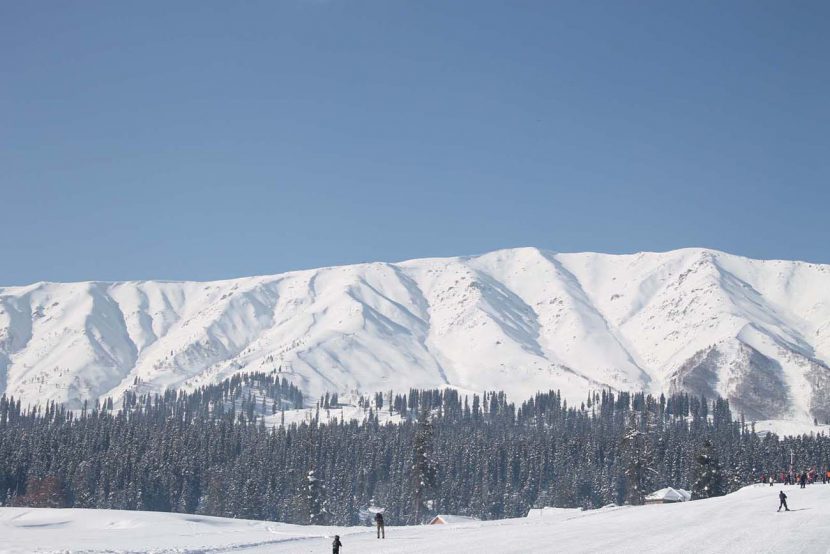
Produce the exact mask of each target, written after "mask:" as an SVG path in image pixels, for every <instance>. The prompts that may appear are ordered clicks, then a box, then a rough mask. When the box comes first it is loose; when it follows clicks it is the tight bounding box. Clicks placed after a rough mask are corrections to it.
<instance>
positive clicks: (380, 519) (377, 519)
mask: <svg viewBox="0 0 830 554" xmlns="http://www.w3.org/2000/svg"><path fill="white" fill-rule="evenodd" d="M375 523H377V526H378V538H381V536H382V537H383V538H384V539H385V538H386V529H384V527H383V514H382V513H380V512H378V513H376V514H375Z"/></svg>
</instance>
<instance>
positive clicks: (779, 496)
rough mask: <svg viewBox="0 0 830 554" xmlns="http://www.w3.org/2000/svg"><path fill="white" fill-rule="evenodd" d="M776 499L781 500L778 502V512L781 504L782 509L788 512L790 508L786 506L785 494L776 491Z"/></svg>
mask: <svg viewBox="0 0 830 554" xmlns="http://www.w3.org/2000/svg"><path fill="white" fill-rule="evenodd" d="M778 499H779V500H781V502H780V503H779V504H778V511H779V512H780V511H781V507H782V506H783V507H784V509H785V510H786V511H788V512H789V511H790V509H789V508H788V507H787V495H786V494H784V491H781V492H779V493H778Z"/></svg>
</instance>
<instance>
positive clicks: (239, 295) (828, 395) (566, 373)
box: [0, 248, 830, 420]
mask: <svg viewBox="0 0 830 554" xmlns="http://www.w3.org/2000/svg"><path fill="white" fill-rule="evenodd" d="M828 365H830V266H827V265H817V264H810V263H802V262H790V261H760V260H751V259H747V258H742V257H738V256H733V255H730V254H725V253H722V252H716V251H712V250H704V249H685V250H677V251H672V252H666V253H640V254H632V255H607V254H594V253H583V254H554V253H552V252H546V251H542V250H538V249H535V248H517V249H511V250H500V251H496V252H492V253H489V254H485V255H482V256H473V257H461V258H443V259H423V260H413V261H408V262H402V263H368V264H359V265H351V266H343V267H330V268H323V269H315V270H308V271H296V272H291V273H285V274H281V275H274V276H268V277H249V278H242V279H232V280H227V281H216V282H204V283H200V282H156V281H141V282H122V283H101V282H85V283H65V284H64V283H36V284H33V285H29V286H19V287H4V288H0V393H3V392H5V393H6V394H7V395H13V396H15V397H18V398H22V399H23V400H24V402H35V401H45V400H57V401H61V402H67V403H68V404H69V405H70V406H73V407H77V406H79V405H80V403H81V402H82V401H83V400H84V399H96V398H103V397H107V396H112V397H114V398H117V397H118V396H119V395H120V394H122V393H123V391H125V390H127V389H131V388H137V389H138V390H140V391H147V390H163V389H165V388H169V387H187V388H191V387H194V386H199V385H202V384H206V383H211V382H217V381H220V380H222V379H224V378H227V377H229V376H231V375H232V374H234V373H236V372H240V371H271V370H275V369H280V370H281V371H282V372H283V373H284V375H285V376H286V378H288V379H289V380H291V381H292V382H294V383H295V384H296V385H298V386H300V387H301V388H302V389H303V390H304V391H305V392H306V393H307V394H308V395H309V396H310V397H317V396H319V395H320V394H321V393H323V392H324V391H331V392H334V391H338V392H341V393H344V392H349V391H360V392H365V393H368V392H372V391H387V390H392V389H394V390H398V391H405V390H407V389H408V388H409V387H436V386H452V387H457V388H459V389H462V390H469V391H482V390H485V389H486V390H497V389H502V390H505V391H507V392H508V393H509V394H511V395H513V396H515V397H516V399H517V400H521V399H523V398H524V397H527V396H530V395H532V394H533V393H534V392H535V391H537V390H548V389H560V390H562V392H563V394H565V395H566V396H567V397H569V398H573V399H575V400H580V399H582V398H584V397H585V395H586V393H587V391H588V390H591V389H597V388H599V387H611V388H614V389H618V390H623V389H625V390H641V389H645V390H648V391H654V392H657V391H673V390H678V389H683V390H688V391H691V392H694V393H700V394H705V395H707V396H709V397H712V396H714V395H716V394H720V395H722V396H724V397H727V398H729V399H730V401H731V402H732V403H733V406H734V407H736V408H737V411H740V412H743V413H744V414H745V415H746V417H747V418H748V419H773V418H777V419H808V418H809V419H810V420H812V418H813V417H817V418H818V419H820V420H827V419H830V368H828Z"/></svg>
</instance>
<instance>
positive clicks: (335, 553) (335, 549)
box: [331, 535, 343, 554]
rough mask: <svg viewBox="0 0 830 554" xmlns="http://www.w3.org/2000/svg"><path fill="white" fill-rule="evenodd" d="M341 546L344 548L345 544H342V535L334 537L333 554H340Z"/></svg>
mask: <svg viewBox="0 0 830 554" xmlns="http://www.w3.org/2000/svg"><path fill="white" fill-rule="evenodd" d="M341 546H343V543H342V542H340V535H334V542H333V543H331V552H332V554H340V547H341Z"/></svg>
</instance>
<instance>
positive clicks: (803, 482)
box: [801, 471, 807, 489]
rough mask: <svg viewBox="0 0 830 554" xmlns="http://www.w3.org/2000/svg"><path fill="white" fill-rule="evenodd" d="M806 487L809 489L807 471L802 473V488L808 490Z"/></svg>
mask: <svg viewBox="0 0 830 554" xmlns="http://www.w3.org/2000/svg"><path fill="white" fill-rule="evenodd" d="M806 487H807V472H806V471H805V472H802V474H801V488H802V489H803V488H806Z"/></svg>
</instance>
